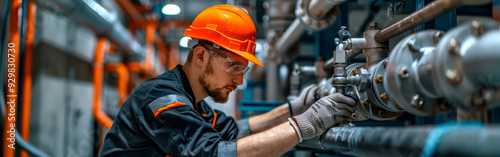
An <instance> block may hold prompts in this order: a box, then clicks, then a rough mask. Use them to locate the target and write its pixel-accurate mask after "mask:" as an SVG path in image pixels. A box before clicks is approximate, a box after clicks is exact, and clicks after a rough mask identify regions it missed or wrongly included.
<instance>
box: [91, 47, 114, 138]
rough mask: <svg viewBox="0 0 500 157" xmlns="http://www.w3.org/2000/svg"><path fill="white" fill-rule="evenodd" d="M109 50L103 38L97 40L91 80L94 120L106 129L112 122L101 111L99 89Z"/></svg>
mask: <svg viewBox="0 0 500 157" xmlns="http://www.w3.org/2000/svg"><path fill="white" fill-rule="evenodd" d="M108 50H109V43H108V42H107V41H106V39H104V38H99V40H98V41H97V47H96V50H95V58H94V69H93V74H94V76H93V80H94V105H93V110H94V118H95V120H96V121H97V123H99V124H101V125H103V126H104V127H106V128H107V129H110V128H111V125H113V120H111V118H109V117H108V115H106V113H104V111H102V110H101V88H102V76H103V73H104V54H105V53H106V51H108Z"/></svg>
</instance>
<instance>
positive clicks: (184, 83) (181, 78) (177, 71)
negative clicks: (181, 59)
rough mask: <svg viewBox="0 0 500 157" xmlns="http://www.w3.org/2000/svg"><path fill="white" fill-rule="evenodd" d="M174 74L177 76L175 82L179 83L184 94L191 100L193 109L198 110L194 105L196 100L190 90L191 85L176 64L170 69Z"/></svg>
mask: <svg viewBox="0 0 500 157" xmlns="http://www.w3.org/2000/svg"><path fill="white" fill-rule="evenodd" d="M172 71H173V72H174V74H175V75H176V76H177V82H179V83H180V84H181V85H182V87H183V88H184V92H185V93H186V95H187V96H188V98H189V99H190V100H191V103H192V104H193V107H194V108H195V109H196V110H198V108H199V107H198V103H196V98H195V96H194V93H193V89H192V88H191V84H189V80H188V77H187V75H186V73H184V70H182V65H180V64H178V65H177V66H176V67H175V68H174V69H172Z"/></svg>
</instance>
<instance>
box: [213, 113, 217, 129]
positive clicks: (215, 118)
mask: <svg viewBox="0 0 500 157" xmlns="http://www.w3.org/2000/svg"><path fill="white" fill-rule="evenodd" d="M215 121H217V113H215V112H214V120H213V121H212V127H214V128H215Z"/></svg>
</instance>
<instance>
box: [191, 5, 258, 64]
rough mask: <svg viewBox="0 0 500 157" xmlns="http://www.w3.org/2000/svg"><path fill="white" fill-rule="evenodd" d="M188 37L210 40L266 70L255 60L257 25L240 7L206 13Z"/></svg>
mask: <svg viewBox="0 0 500 157" xmlns="http://www.w3.org/2000/svg"><path fill="white" fill-rule="evenodd" d="M184 36H188V37H191V38H193V39H201V40H207V41H210V42H212V43H214V44H217V45H219V46H221V47H223V48H225V49H227V50H229V51H231V52H233V53H235V54H237V55H239V56H241V57H243V58H245V59H247V60H248V61H251V62H253V63H255V64H256V65H258V66H261V67H264V65H262V63H261V62H260V61H259V60H258V59H257V58H256V57H255V45H256V44H255V38H256V31H255V25H254V23H253V21H252V18H250V16H249V15H248V14H247V12H245V11H244V10H243V9H241V8H239V7H236V6H232V5H215V6H212V7H209V8H207V9H205V10H203V11H202V12H201V13H200V14H198V16H196V18H195V19H194V21H193V24H192V25H191V26H189V28H188V29H186V31H185V32H184Z"/></svg>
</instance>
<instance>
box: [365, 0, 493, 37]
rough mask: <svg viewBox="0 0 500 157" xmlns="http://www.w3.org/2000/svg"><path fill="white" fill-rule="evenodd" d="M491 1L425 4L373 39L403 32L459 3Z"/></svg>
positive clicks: (453, 0) (455, 0) (475, 0)
mask: <svg viewBox="0 0 500 157" xmlns="http://www.w3.org/2000/svg"><path fill="white" fill-rule="evenodd" d="M488 3H491V0H438V1H434V2H431V3H429V4H427V5H425V6H424V7H423V8H422V9H419V10H417V11H415V12H413V13H412V14H410V15H408V16H406V17H405V18H403V19H401V20H399V21H397V22H396V23H393V24H392V25H390V26H388V27H386V28H384V29H383V30H381V31H380V32H378V33H377V34H376V35H375V40H376V41H377V42H379V43H382V42H386V41H388V40H389V39H391V38H393V37H395V36H397V35H399V34H401V33H404V32H406V31H408V30H410V29H412V28H414V27H416V26H418V25H420V24H422V23H424V22H427V21H429V20H431V19H433V18H436V17H438V16H439V15H441V14H444V13H446V12H448V11H450V10H452V9H454V8H456V7H458V6H460V5H483V4H488Z"/></svg>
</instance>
